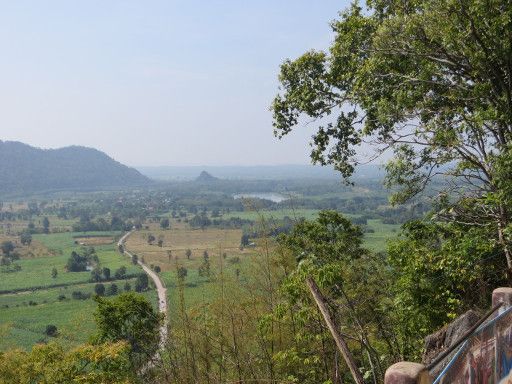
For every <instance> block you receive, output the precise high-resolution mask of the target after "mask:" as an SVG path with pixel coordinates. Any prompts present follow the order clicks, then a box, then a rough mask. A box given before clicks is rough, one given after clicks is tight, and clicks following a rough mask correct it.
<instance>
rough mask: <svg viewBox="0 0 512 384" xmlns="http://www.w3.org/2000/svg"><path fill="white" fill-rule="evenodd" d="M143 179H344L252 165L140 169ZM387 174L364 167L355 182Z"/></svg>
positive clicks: (315, 168) (303, 168)
mask: <svg viewBox="0 0 512 384" xmlns="http://www.w3.org/2000/svg"><path fill="white" fill-rule="evenodd" d="M137 169H138V170H139V171H140V172H141V173H143V174H144V175H146V176H148V177H150V178H152V179H155V180H168V181H171V180H197V175H198V174H200V173H201V172H206V173H207V174H209V175H213V177H215V178H219V179H228V180H290V179H330V180H333V179H335V180H340V179H341V175H340V173H339V172H336V171H335V170H334V169H333V168H332V166H325V167H322V166H319V165H253V166H195V165H194V166H160V167H137ZM383 176H384V171H383V170H382V167H381V166H379V165H362V166H359V167H357V168H356V172H355V174H354V179H358V178H360V179H382V177H383Z"/></svg>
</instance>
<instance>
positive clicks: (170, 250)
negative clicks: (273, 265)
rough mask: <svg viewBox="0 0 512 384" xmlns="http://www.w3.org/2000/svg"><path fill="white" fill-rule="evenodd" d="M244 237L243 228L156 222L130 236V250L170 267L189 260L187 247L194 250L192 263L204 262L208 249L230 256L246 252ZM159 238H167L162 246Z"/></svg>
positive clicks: (146, 259)
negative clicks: (167, 226)
mask: <svg viewBox="0 0 512 384" xmlns="http://www.w3.org/2000/svg"><path fill="white" fill-rule="evenodd" d="M151 228H153V229H151ZM150 234H151V235H153V236H154V237H155V238H156V240H155V241H154V242H153V245H151V244H149V243H148V237H149V235H150ZM241 237H242V230H241V229H217V228H207V229H204V230H203V229H190V228H189V227H188V226H187V225H183V224H182V225H177V224H175V223H172V224H171V229H169V230H161V229H158V228H157V227H156V226H152V227H150V229H147V230H142V231H137V232H135V233H134V234H133V235H132V236H130V237H129V238H128V241H127V242H126V247H127V249H128V250H129V251H130V252H132V253H135V254H137V255H138V256H139V257H144V260H145V262H146V264H153V265H158V266H160V268H161V269H162V271H168V270H174V269H175V264H176V261H177V260H178V261H185V260H187V257H186V250H187V249H190V250H191V252H192V255H191V257H190V260H187V261H188V262H190V263H192V264H194V263H199V262H201V260H202V257H203V252H204V251H207V252H208V253H209V254H210V255H212V256H213V255H214V254H218V253H219V252H221V253H226V255H229V256H240V255H243V254H244V252H245V253H247V250H244V251H241V250H240V249H239V246H240V239H241ZM158 239H162V240H163V244H162V247H159V246H158V244H157V243H158Z"/></svg>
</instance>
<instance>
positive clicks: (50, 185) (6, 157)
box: [0, 141, 150, 195]
mask: <svg viewBox="0 0 512 384" xmlns="http://www.w3.org/2000/svg"><path fill="white" fill-rule="evenodd" d="M149 182H150V180H149V179H148V178H147V177H146V176H143V175H142V174H141V173H139V171H137V170H135V169H133V168H130V167H127V166H125V165H123V164H121V163H119V162H117V161H115V160H114V159H112V158H110V157H109V156H107V155H106V154H105V153H103V152H100V151H98V150H96V149H93V148H86V147H79V146H71V147H65V148H60V149H40V148H35V147H31V146H29V145H27V144H23V143H20V142H13V141H0V195H5V194H20V193H23V194H27V193H34V192H42V191H53V190H66V189H67V190H91V189H95V188H103V187H125V186H139V185H145V184H148V183H149Z"/></svg>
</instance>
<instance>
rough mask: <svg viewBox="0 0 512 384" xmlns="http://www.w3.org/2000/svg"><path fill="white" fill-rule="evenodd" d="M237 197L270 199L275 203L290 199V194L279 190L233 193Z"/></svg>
mask: <svg viewBox="0 0 512 384" xmlns="http://www.w3.org/2000/svg"><path fill="white" fill-rule="evenodd" d="M233 197H234V198H235V199H251V198H253V199H264V200H270V201H272V202H274V203H280V202H281V201H285V200H288V199H289V198H290V196H286V195H283V194H281V193H277V192H249V193H239V194H237V195H233Z"/></svg>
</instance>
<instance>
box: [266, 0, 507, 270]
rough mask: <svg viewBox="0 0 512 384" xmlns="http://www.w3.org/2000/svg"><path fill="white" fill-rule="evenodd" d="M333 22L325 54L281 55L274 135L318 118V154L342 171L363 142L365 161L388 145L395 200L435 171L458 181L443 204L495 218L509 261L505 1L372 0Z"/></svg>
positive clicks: (485, 221) (467, 215)
mask: <svg viewBox="0 0 512 384" xmlns="http://www.w3.org/2000/svg"><path fill="white" fill-rule="evenodd" d="M332 29H333V31H334V33H335V38H334V41H333V43H332V45H331V46H330V48H329V51H328V52H321V51H309V52H307V53H305V54H304V55H302V56H301V57H299V58H298V59H296V60H293V61H292V60H286V61H285V62H284V63H283V64H282V66H281V72H280V76H279V80H280V83H281V91H280V93H279V94H278V95H277V96H276V98H275V99H274V102H273V105H272V110H273V114H274V123H273V125H274V132H275V135H276V136H278V137H280V138H281V137H283V136H285V135H286V134H288V133H289V132H291V131H292V130H293V129H295V127H296V126H297V125H299V124H300V123H301V122H305V121H308V122H309V121H310V120H313V121H315V122H316V133H315V134H314V135H313V138H312V142H311V146H312V151H311V158H312V160H313V162H316V163H320V164H323V165H325V164H333V165H334V167H335V168H336V169H337V170H339V171H340V172H341V173H342V175H343V176H344V177H349V176H350V175H351V174H352V173H353V171H354V167H355V166H356V165H357V164H359V163H361V161H362V159H361V157H360V156H358V154H357V152H356V150H357V148H358V146H360V145H362V144H363V143H364V144H365V145H368V144H370V145H372V146H373V147H372V148H373V152H372V153H371V154H370V155H369V157H370V159H371V158H375V157H378V156H379V155H381V154H382V153H383V152H384V151H387V150H389V151H392V152H393V158H392V160H391V161H390V162H389V163H388V164H387V167H386V168H387V171H388V172H387V182H388V185H389V186H395V187H398V188H397V189H396V190H395V192H396V193H395V194H394V201H395V202H403V201H406V200H407V199H409V198H411V197H413V196H415V195H416V194H418V193H419V192H421V191H423V190H424V188H425V187H426V186H427V185H428V184H429V182H430V181H431V180H432V179H433V178H434V177H436V176H437V175H443V176H448V177H449V178H453V179H452V180H453V182H449V181H450V180H447V181H448V182H447V183H446V184H445V186H446V188H445V189H444V192H450V196H451V200H450V199H446V200H445V201H444V202H445V203H446V206H445V207H444V210H440V211H439V213H440V214H441V215H442V216H444V217H448V218H449V220H451V221H459V222H461V223H462V222H464V223H467V222H472V223H473V222H477V221H478V224H479V225H490V226H494V228H495V233H496V235H495V237H496V240H497V241H498V242H499V243H500V244H501V247H502V250H503V252H504V254H505V256H506V257H507V262H508V268H509V269H511V268H512V255H511V252H510V250H509V241H510V240H509V238H508V232H509V231H510V230H509V229H506V228H507V227H508V226H509V221H510V220H509V217H508V216H509V213H508V212H509V211H510V198H509V197H507V196H510V193H509V192H510V191H511V186H510V179H512V177H511V176H512V175H511V173H512V167H511V166H510V165H511V164H512V150H511V144H510V142H511V140H512V66H511V65H510V58H511V56H512V37H511V35H510V31H511V30H512V7H511V6H510V2H509V1H506V0H491V1H485V2H484V1H479V0H462V1H459V0H457V1H456V0H422V1H407V2H402V1H397V0H371V1H368V2H367V9H365V10H363V9H362V8H361V7H360V6H359V5H358V4H355V5H353V6H351V7H350V8H349V9H348V10H347V11H345V12H343V13H341V14H340V18H339V19H338V20H336V21H334V22H333V23H332ZM453 200H456V202H457V204H456V205H453ZM459 203H462V204H459ZM469 208H471V209H469Z"/></svg>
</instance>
